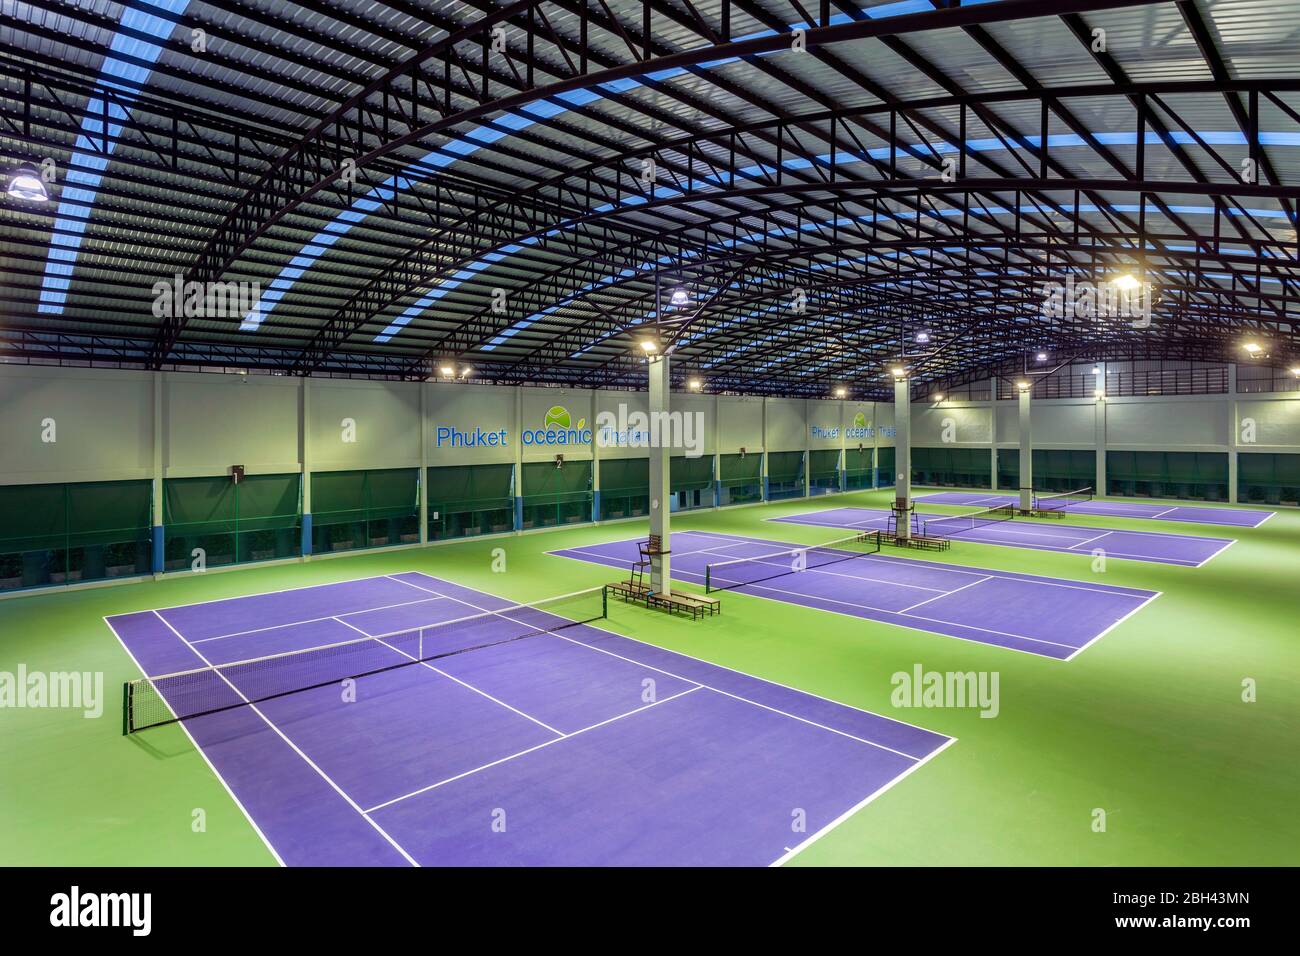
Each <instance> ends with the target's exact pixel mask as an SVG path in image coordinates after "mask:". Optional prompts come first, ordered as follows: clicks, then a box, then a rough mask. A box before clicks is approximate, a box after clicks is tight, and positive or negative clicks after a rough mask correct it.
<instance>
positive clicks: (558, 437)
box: [520, 405, 591, 445]
mask: <svg viewBox="0 0 1300 956" xmlns="http://www.w3.org/2000/svg"><path fill="white" fill-rule="evenodd" d="M520 438H521V439H522V440H523V443H524V444H525V445H590V444H591V429H590V428H588V427H587V420H586V419H585V418H579V419H578V421H577V423H576V424H575V423H574V422H573V418H572V416H570V415H569V410H568V409H567V408H565V407H564V406H563V405H552V406H551V407H550V408H548V409H547V410H546V414H545V415H543V416H542V427H541V428H525V429H524V430H523V431H522V432H520Z"/></svg>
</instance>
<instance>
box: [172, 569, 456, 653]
mask: <svg viewBox="0 0 1300 956" xmlns="http://www.w3.org/2000/svg"><path fill="white" fill-rule="evenodd" d="M381 576H383V575H381ZM360 580H363V581H368V580H370V579H369V578H361V579H360ZM267 593H268V594H274V593H275V592H274V591H268V592H267ZM249 596H250V597H255V596H256V595H249ZM444 600H446V598H444V597H441V596H439V597H430V598H422V599H420V600H419V601H402V602H400V603H398V604H385V605H383V606H382V607H368V608H366V609H365V610H363V611H348V612H347V613H346V614H343V615H342V617H353V616H354V615H357V614H369V613H371V612H372V611H391V610H392V609H393V608H395V607H409V606H411V605H412V604H429V603H432V602H433V601H444ZM163 610H164V611H165V610H168V608H163ZM154 613H155V614H156V613H158V612H157V611H155V612H154ZM339 617H340V615H338V614H326V615H325V616H324V617H309V618H307V619H306V620H304V621H291V622H290V623H288V624H272V625H271V626H270V627H254V628H250V629H249V630H247V631H231V632H230V633H229V634H218V635H216V636H215V637H200V638H199V639H198V640H197V641H191V642H190V643H192V644H206V643H207V642H208V641H221V640H225V639H226V638H227V637H244V636H245V635H248V634H262V633H264V632H266V631H278V630H280V629H281V628H289V627H301V626H302V625H304V624H319V623H320V622H321V621H337V620H338V619H339Z"/></svg>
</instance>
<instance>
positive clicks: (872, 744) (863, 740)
mask: <svg viewBox="0 0 1300 956" xmlns="http://www.w3.org/2000/svg"><path fill="white" fill-rule="evenodd" d="M412 587H418V585H412ZM465 603H466V604H469V602H468V601H466V602H465ZM475 606H476V605H473V604H470V607H475ZM479 610H480V611H487V612H488V613H495V612H493V611H489V610H488V608H479ZM505 610H510V608H506V609H505ZM501 616H502V617H504V618H506V619H507V620H513V619H512V618H510V617H509V616H508V615H505V614H502V615H501ZM517 623H524V622H517ZM611 633H613V632H611ZM551 634H552V636H554V637H558V638H560V639H561V640H565V641H569V642H570V643H573V644H579V645H581V646H582V647H585V648H587V649H588V650H591V651H596V652H597V653H600V654H608V655H609V656H610V657H616V658H618V659H619V660H622V661H627V662H628V663H630V664H636V665H637V666H638V667H643V668H645V669H646V670H652V671H655V672H656V673H659V674H666V675H667V676H669V677H672V678H675V679H676V680H680V681H686V682H687V683H689V684H697V685H699V686H700V687H703V688H704V689H705V690H711V691H713V692H714V693H715V694H722V695H723V696H726V697H733V698H735V699H736V700H738V701H741V702H743V703H746V704H752V705H753V706H754V707H761V708H762V709H763V710H770V711H772V712H773V713H775V714H780V715H781V716H783V717H789V718H790V719H791V720H797V721H800V722H801V723H805V724H810V725H812V726H813V727H818V728H820V729H821V730H826V731H829V732H831V733H833V734H839V735H840V736H841V737H848V738H849V739H850V740H856V741H857V742H858V743H860V744H866V745H867V746H869V747H876V748H878V749H880V750H888V751H889V752H890V753H893V754H897V755H898V756H900V757H906V758H907V759H909V760H916V759H918V758H917V757H914V756H912V755H911V754H909V753H904V752H903V751H901V750H895V749H894V748H892V747H887V746H885V745H884V744H880V743H876V742H875V741H874V740H867V739H866V738H865V737H857V736H854V735H853V734H850V733H847V732H845V731H843V730H836V729H835V728H834V727H827V726H826V725H824V724H819V723H817V722H816V721H814V720H809V719H807V718H806V717H800V716H799V715H798V714H791V713H788V712H786V711H784V710H778V709H777V708H775V707H769V706H768V705H767V704H760V703H759V702H758V701H756V700H750V699H749V698H748V697H741V696H739V695H737V694H733V693H731V692H730V691H725V690H722V689H721V688H718V687H711V686H710V685H708V684H705V683H702V682H700V681H697V680H695V679H694V678H691V677H684V676H683V675H681V674H674V673H673V672H672V671H669V670H664V669H663V668H662V667H655V666H654V665H653V664H646V663H643V662H642V661H638V660H634V659H632V658H630V657H624V656H623V655H622V654H615V653H614V652H613V651H608V650H605V649H604V648H602V647H594V646H592V645H591V644H587V643H585V642H583V641H576V640H573V639H572V638H570V637H567V636H565V635H564V634H561V633H559V632H558V631H552V632H551ZM620 636H621V635H620ZM661 650H662V648H661ZM670 653H675V652H670ZM706 663H707V662H706ZM868 713H869V712H868ZM874 716H880V715H874ZM918 729H921V730H924V729H925V728H918ZM929 732H930V733H934V731H929Z"/></svg>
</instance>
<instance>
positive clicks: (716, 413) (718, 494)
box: [713, 395, 722, 508]
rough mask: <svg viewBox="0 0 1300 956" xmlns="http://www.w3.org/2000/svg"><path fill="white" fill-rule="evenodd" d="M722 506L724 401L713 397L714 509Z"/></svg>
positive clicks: (715, 396)
mask: <svg viewBox="0 0 1300 956" xmlns="http://www.w3.org/2000/svg"><path fill="white" fill-rule="evenodd" d="M721 506H722V399H721V398H719V397H718V396H717V395H714V396H713V507H715V508H718V507H721Z"/></svg>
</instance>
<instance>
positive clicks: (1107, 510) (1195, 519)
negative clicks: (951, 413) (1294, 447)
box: [916, 491, 1277, 528]
mask: <svg viewBox="0 0 1300 956" xmlns="http://www.w3.org/2000/svg"><path fill="white" fill-rule="evenodd" d="M916 500H917V501H924V502H925V503H926V504H931V505H971V506H972V507H976V508H996V507H998V506H1000V505H1009V504H1014V503H1015V502H1016V501H1018V500H1019V499H1018V498H1017V497H1016V496H1015V495H999V494H993V493H991V492H987V491H982V492H981V491H941V492H939V493H937V494H933V495H921V496H920V497H918V498H917V499H916ZM1064 510H1066V511H1072V512H1074V513H1075V514H1081V515H1101V516H1102V517H1105V518H1155V519H1158V520H1160V521H1186V522H1190V523H1191V524H1217V525H1223V526H1224V527H1227V528H1258V527H1259V526H1260V525H1262V524H1263V523H1264V522H1265V521H1267V520H1268V519H1269V518H1271V517H1273V515H1275V514H1276V513H1277V512H1275V511H1257V510H1253V509H1250V508H1200V507H1196V506H1193V505H1168V504H1158V503H1151V504H1147V503H1145V502H1141V501H1080V502H1079V503H1077V504H1072V505H1069V506H1068V507H1066V508H1065V509H1064Z"/></svg>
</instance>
